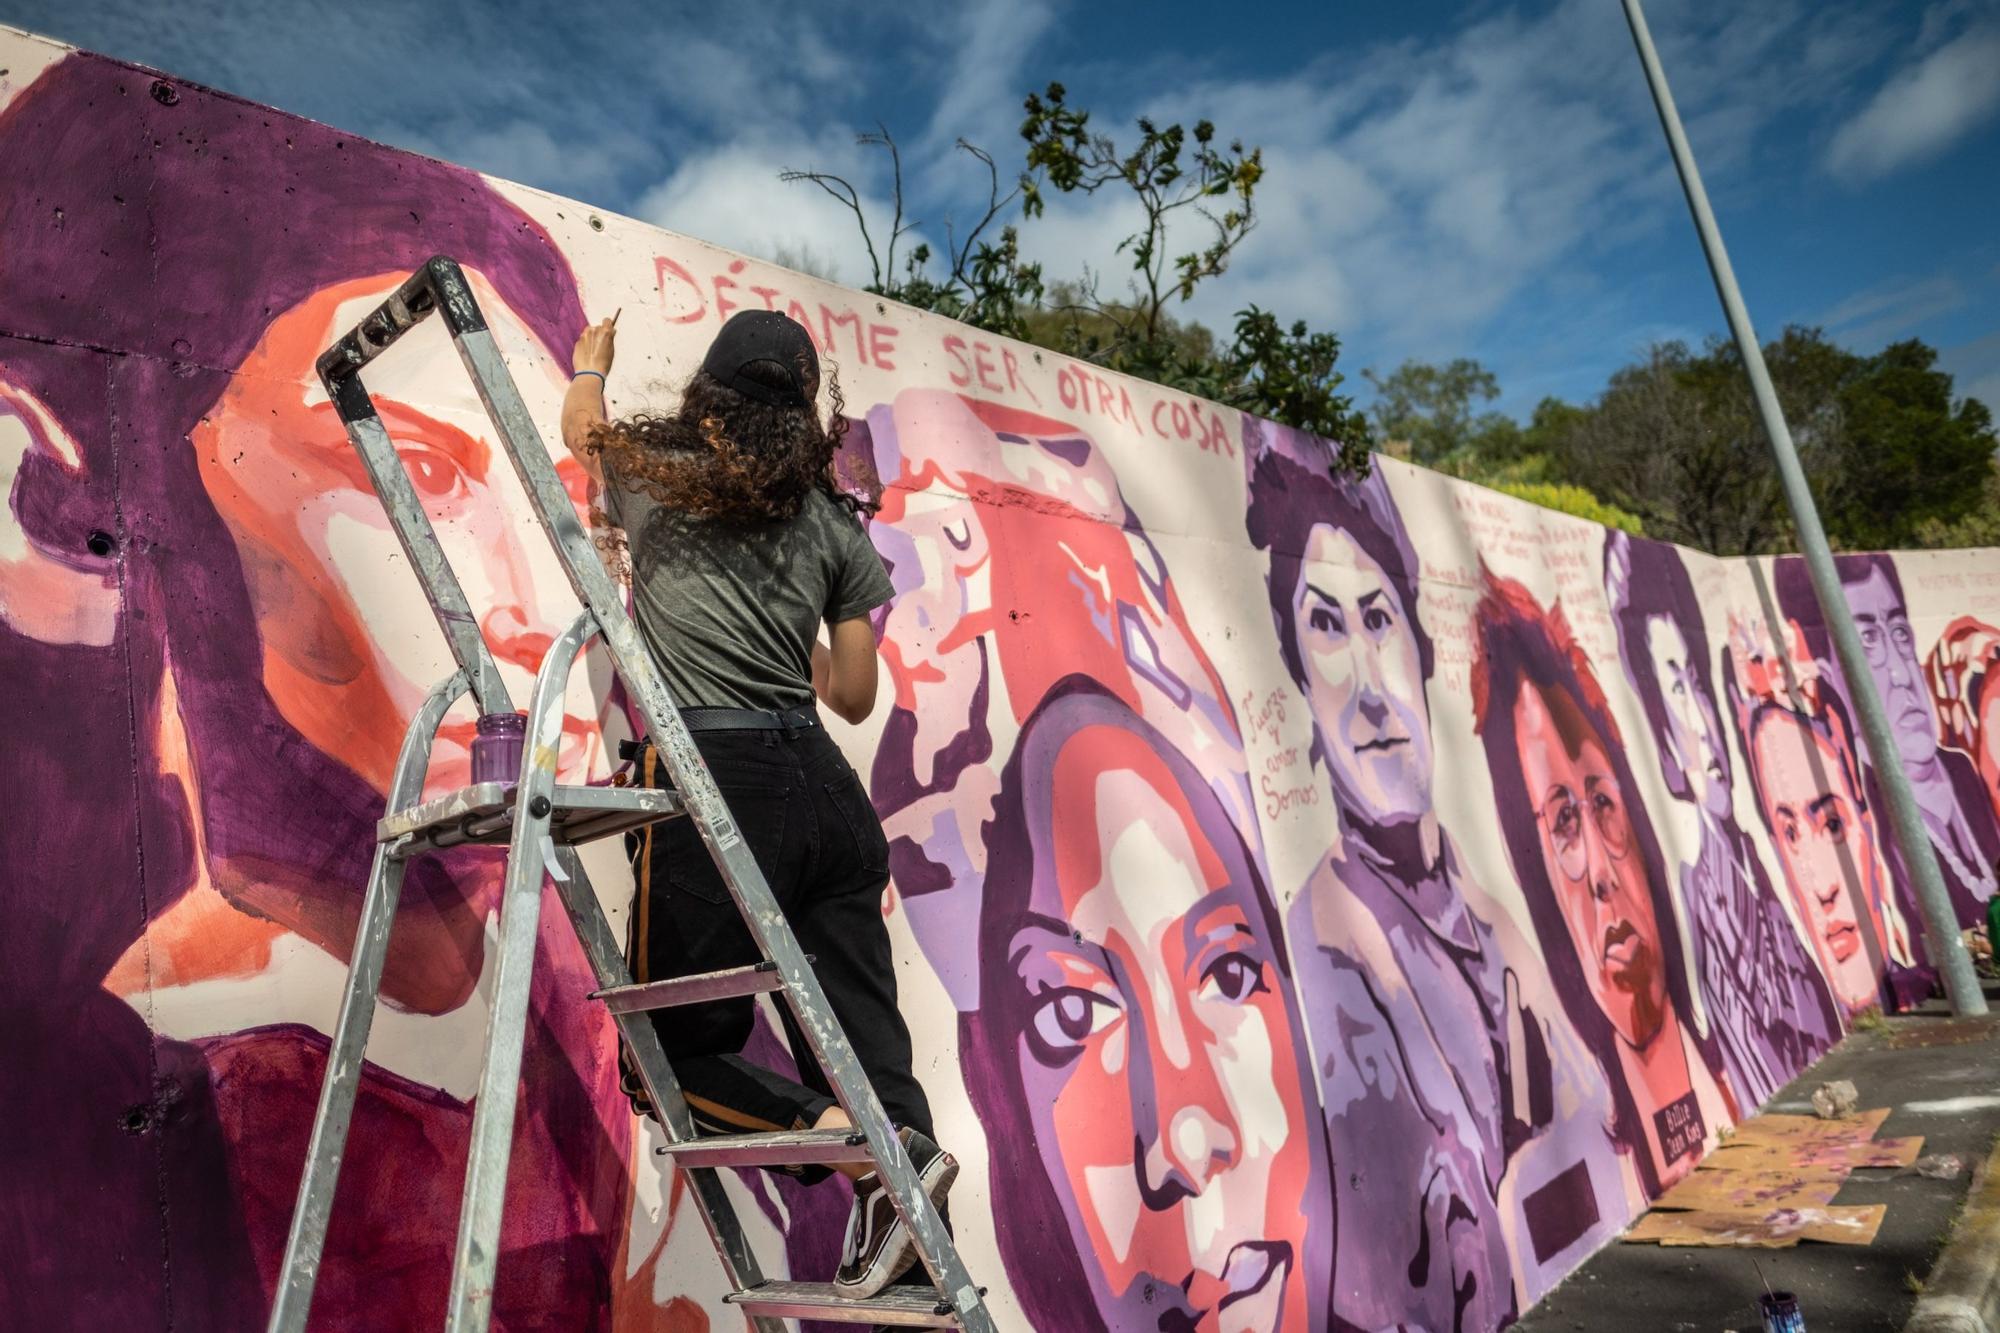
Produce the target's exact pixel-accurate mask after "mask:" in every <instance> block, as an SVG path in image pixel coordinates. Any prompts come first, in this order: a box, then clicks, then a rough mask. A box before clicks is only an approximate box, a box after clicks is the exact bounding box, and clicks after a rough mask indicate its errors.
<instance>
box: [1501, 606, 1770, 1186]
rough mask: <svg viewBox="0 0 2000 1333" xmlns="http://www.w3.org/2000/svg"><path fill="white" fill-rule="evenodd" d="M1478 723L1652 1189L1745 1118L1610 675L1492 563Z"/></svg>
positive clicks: (1640, 1181)
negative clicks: (1703, 999) (1703, 998)
mask: <svg viewBox="0 0 2000 1333" xmlns="http://www.w3.org/2000/svg"><path fill="white" fill-rule="evenodd" d="M1475 621H1476V638H1475V650H1476V655H1475V658H1474V662H1473V671H1472V699H1473V717H1474V720H1475V730H1476V731H1477V733H1478V735H1479V738H1480V740H1481V742H1482V744H1483V747H1484V749H1485V752H1486V762H1487V765H1488V768H1489V770H1490V771H1491V773H1492V776H1493V789H1494V801H1495V806H1496V812H1497V814H1498V816H1499V820H1500V830H1501V834H1502V837H1503V838H1504V840H1505V842H1506V845H1507V854H1508V859H1509V860H1510V861H1511V862H1512V864H1513V867H1514V873H1515V875H1516V876H1517V877H1518V878H1519V880H1520V882H1521V891H1522V894H1523V896H1524V897H1525V898H1526V899H1527V906H1528V915H1529V918H1530V920H1531V921H1532V922H1533V924H1534V928H1535V934H1536V937H1537V939H1538V940H1539V942H1540V944H1541V949H1542V956H1543V958H1544V959H1545V960H1546V962H1547V965H1548V970H1549V978H1550V980H1551V982H1552V983H1553V985H1554V987H1555V990H1556V992H1557V994H1558V995H1559V996H1560V997H1561V999H1562V1004H1563V1009H1564V1011H1565V1013H1566V1014H1567V1015H1568V1017H1569V1021H1570V1024H1571V1026H1573V1027H1574V1028H1575V1029H1576V1031H1577V1035H1578V1036H1580V1037H1581V1038H1582V1039H1583V1041H1584V1044H1585V1045H1587V1046H1589V1047H1590V1048H1591V1050H1592V1051H1593V1052H1594V1053H1595V1054H1596V1056H1597V1058H1598V1061H1599V1063H1600V1065H1601V1066H1602V1069H1603V1077H1604V1081H1605V1083H1606V1085H1607V1086H1608V1087H1609V1088H1610V1091H1611V1095H1612V1102H1613V1106H1614V1108H1615V1109H1614V1114H1613V1122H1612V1124H1611V1125H1610V1126H1608V1127H1607V1128H1608V1129H1609V1131H1610V1133H1611V1135H1612V1137H1613V1138H1614V1140H1615V1141H1616V1142H1617V1144H1618V1149H1619V1151H1620V1153H1621V1154H1622V1155H1623V1157H1624V1160H1625V1162H1626V1164H1627V1167H1628V1169H1629V1170H1630V1171H1631V1172H1632V1173H1633V1177H1634V1179H1635V1181H1636V1183H1637V1185H1638V1188H1639V1192H1640V1194H1641V1196H1642V1197H1643V1198H1645V1199H1651V1198H1653V1197H1655V1196H1656V1195H1658V1194H1659V1192H1660V1191H1661V1190H1662V1189H1664V1188H1665V1187H1666V1186H1667V1185H1669V1184H1671V1183H1673V1182H1674V1181H1675V1180H1678V1179H1679V1178H1680V1177H1681V1176H1683V1175H1685V1174H1686V1173H1687V1172H1688V1171H1690V1170H1692V1169H1693V1167H1694V1164H1695V1161H1696V1160H1697V1159H1698V1158H1699V1157H1700V1155H1701V1153H1702V1152H1703V1151H1704V1150H1705V1145H1706V1144H1707V1142H1708V1141H1709V1140H1710V1139H1712V1138H1713V1136H1714V1135H1715V1133H1716V1131H1717V1130H1718V1129H1720V1128H1721V1127H1722V1125H1723V1124H1726V1123H1730V1122H1733V1121H1734V1120H1735V1119H1736V1118H1737V1115H1738V1110H1739V1108H1738V1105H1737V1101H1736V1096H1735V1092H1734V1089H1733V1088H1732V1087H1731V1086H1730V1083H1729V1080H1728V1075H1727V1072H1726V1070H1725V1069H1724V1066H1723V1060H1722V1056H1721V1053H1720V1051H1719V1050H1718V1049H1717V1043H1716V1042H1715V1041H1714V1040H1713V1038H1712V1037H1709V1038H1704V1037H1703V1036H1701V1034H1699V1033H1698V1032H1697V1031H1696V1030H1695V1027H1694V1025H1693V1023H1692V1021H1691V1020H1690V1015H1691V1014H1692V1013H1693V1009H1694V1006H1693V1000H1692V992H1691V978H1690V977H1689V974H1688V968H1687V964H1686V961H1685V958H1684V956H1683V954H1682V950H1681V935H1680V931H1679V929H1678V927H1677V926H1676V924H1675V916H1674V907H1673V900H1672V897H1671V896H1670V892H1671V891H1670V887H1669V885H1670V881H1669V880H1668V878H1667V874H1666V869H1665V865H1664V860H1663V857H1662V856H1661V852H1660V843H1659V839H1658V837H1657V835H1656V834H1655V833H1654V831H1653V822H1652V819H1651V817H1650V815H1649V814H1648V813H1647V810H1646V807H1645V804H1644V802H1643V801H1642V800H1641V799H1640V787H1639V784H1638V782H1637V781H1636V780H1635V779H1634V777H1633V774H1632V766H1631V763H1630V761H1629V759H1628V758H1627V756H1626V749H1625V744H1624V739H1623V736H1622V735H1621V733H1620V732H1619V729H1618V724H1617V721H1616V719H1615V718H1614V717H1613V716H1612V713H1611V709H1610V705H1609V702H1608V700H1607V699H1606V697H1605V694H1604V690H1603V688H1602V686H1601V685H1600V684H1599V682H1598V679H1597V674H1596V671H1595V670H1594V669H1593V667H1592V666H1591V663H1590V659H1589V657H1588V656H1587V655H1586V654H1585V652H1584V651H1583V648H1582V646H1581V645H1580V644H1579V643H1578V642H1577V640H1576V638H1575V636H1574V634H1573V633H1572V631H1571V629H1570V626H1569V621H1568V617H1567V616H1566V615H1565V614H1564V612H1563V609H1562V605H1561V603H1560V602H1557V603H1554V604H1552V605H1551V606H1548V607H1544V606H1543V605H1542V604H1541V603H1540V602H1538V601H1537V600H1536V598H1535V596H1534V594H1533V593H1531V592H1530V591H1529V590H1528V589H1527V587H1525V586H1524V585H1523V584H1521V583H1519V582H1518V581H1516V580H1513V579H1508V578H1502V577H1499V576H1497V575H1495V574H1494V573H1493V572H1492V571H1491V570H1485V571H1483V575H1482V584H1481V594H1480V601H1479V605H1478V608H1477V610H1476V611H1475Z"/></svg>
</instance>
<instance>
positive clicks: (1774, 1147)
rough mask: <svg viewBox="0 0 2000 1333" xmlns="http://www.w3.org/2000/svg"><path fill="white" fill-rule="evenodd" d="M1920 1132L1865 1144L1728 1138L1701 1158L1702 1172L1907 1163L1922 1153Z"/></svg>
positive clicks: (1859, 1167)
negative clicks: (1740, 1141)
mask: <svg viewBox="0 0 2000 1333" xmlns="http://www.w3.org/2000/svg"><path fill="white" fill-rule="evenodd" d="M1923 1150H1924V1140H1923V1136H1922V1135H1921V1134H1919V1135H1916V1136H1913V1137H1911V1138H1902V1139H1869V1140H1868V1141H1866V1142H1865V1143H1839V1142H1834V1143H1808V1144H1803V1145H1801V1144H1787V1143H1738V1142H1736V1141H1735V1140H1733V1139H1732V1140H1731V1141H1729V1142H1728V1143H1725V1144H1723V1145H1722V1146H1721V1147H1720V1148H1717V1149H1716V1150H1715V1151H1714V1152H1712V1153H1710V1154H1709V1155H1708V1156H1706V1157H1704V1158H1702V1159H1701V1170H1703V1171H1790V1170H1798V1171H1810V1170H1824V1171H1838V1172H1841V1173H1843V1174H1845V1173H1846V1172H1848V1171H1860V1170H1864V1169H1867V1168H1870V1167H1893V1166H1909V1165H1910V1164H1911V1163H1913V1162H1915V1161H1916V1160H1917V1158H1918V1157H1919V1156H1921V1155H1922V1154H1923Z"/></svg>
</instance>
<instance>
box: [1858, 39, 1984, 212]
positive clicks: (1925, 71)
mask: <svg viewBox="0 0 2000 1333" xmlns="http://www.w3.org/2000/svg"><path fill="white" fill-rule="evenodd" d="M1996 109H2000V27H1994V26H1992V25H1986V26H1981V27H1977V28H1974V29H1972V30H1971V31H1969V32H1966V33H1964V34H1963V35H1961V36H1960V37H1958V38H1957V39H1956V40H1954V41H1950V42H1947V43H1946V44H1945V45H1943V46H1941V47H1939V48H1937V49H1936V50H1934V51H1932V52H1930V54H1928V55H1926V56H1924V57H1923V58H1922V59H1920V60H1918V61H1916V62H1915V63H1913V64H1910V65H1907V66H1905V67H1904V68H1903V69H1901V70H1898V71H1897V72H1896V73H1895V74H1894V75H1892V76H1891V77H1890V79H1889V81H1888V82H1887V83H1886V84H1884V85H1883V86H1882V89H1881V91H1879V92H1877V93H1876V94H1875V96H1874V97H1873V98H1871V99H1870V100H1869V102H1868V105H1866V106H1865V107H1863V108H1862V109H1861V110H1860V111H1859V112H1857V113H1856V114H1855V115H1854V117H1853V118H1852V119H1850V120H1849V121H1848V122H1847V123H1846V124H1844V125H1842V126H1841V127H1840V129H1839V130H1838V131H1836V132H1835V133H1834V136H1833V139H1832V141H1831V142H1830V143H1829V144H1828V145H1827V152H1826V165H1827V169H1828V170H1829V171H1831V172H1832V173H1833V174H1834V175H1835V176H1838V177H1840V178H1841V179H1843V180H1845V181H1847V182H1849V183H1850V184H1861V183H1864V182H1867V181H1871V180H1875V179H1877V178H1879V177H1882V176H1886V175H1889V174H1890V173H1892V172H1895V171H1898V170H1900V169H1902V168H1903V167H1907V166H1912V165H1915V164H1917V163H1919V162H1923V161H1926V160H1928V159H1930V158H1934V157H1936V156H1938V155H1939V154H1941V153H1943V152H1944V151H1945V150H1946V149H1948V148H1950V147H1951V146H1952V145H1953V144H1954V143H1957V142H1958V141H1959V140H1960V139H1961V138H1963V137H1964V136H1965V135H1966V134H1967V133H1968V132H1970V131H1971V130H1973V129H1974V128H1976V127H1977V126H1978V125H1979V124H1980V123H1981V122H1982V121H1984V120H1985V119H1986V118H1987V117H1989V116H1991V115H1992V114H1993V113H1994V111H1995V110H1996Z"/></svg>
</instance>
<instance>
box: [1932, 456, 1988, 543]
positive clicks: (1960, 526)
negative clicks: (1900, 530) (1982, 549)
mask: <svg viewBox="0 0 2000 1333" xmlns="http://www.w3.org/2000/svg"><path fill="white" fill-rule="evenodd" d="M1915 545H1917V546H1921V547H1928V548H1932V549H1942V548H1946V547H1959V546H2000V458H1996V459H1995V460H1994V462H1993V466H1991V467H1990V468H1988V469H1987V470H1986V484H1985V485H1984V486H1982V487H1981V488H1980V491H1979V500H1978V502H1977V503H1975V504H1974V505H1973V506H1972V508H1971V510H1970V511H1969V512H1967V514H1966V515H1965V517H1963V518H1961V519H1958V520H1957V521H1956V522H1949V523H1948V522H1946V521H1944V520H1943V519H1937V518H1927V519H1925V520H1924V521H1923V522H1921V523H1919V524H1917V533H1916V542H1915Z"/></svg>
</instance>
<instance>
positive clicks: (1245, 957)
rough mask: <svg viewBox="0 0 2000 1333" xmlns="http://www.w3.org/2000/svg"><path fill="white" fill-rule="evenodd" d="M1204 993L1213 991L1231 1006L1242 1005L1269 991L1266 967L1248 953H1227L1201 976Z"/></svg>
mask: <svg viewBox="0 0 2000 1333" xmlns="http://www.w3.org/2000/svg"><path fill="white" fill-rule="evenodd" d="M1201 983H1202V992H1203V994H1208V993H1209V992H1210V991H1211V990H1212V991H1213V992H1214V993H1215V994H1217V995H1220V996H1221V997H1222V998H1223V999H1225V1000H1228V1001H1229V1002H1230V1003H1231V1004H1241V1003H1243V1001H1245V1000H1247V999H1249V998H1250V997H1251V996H1252V995H1256V994H1258V993H1259V992H1262V991H1267V990H1269V989H1270V986H1268V985H1267V984H1265V981H1264V965H1263V963H1261V962H1259V961H1258V960H1257V959H1255V958H1252V957H1251V956H1250V955H1249V954H1247V953H1226V954H1223V955H1222V956H1221V957H1220V958H1218V959H1216V960H1215V961H1214V962H1212V963H1210V964H1209V965H1208V967H1207V969H1206V970H1205V971H1203V972H1202V974H1201Z"/></svg>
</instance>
